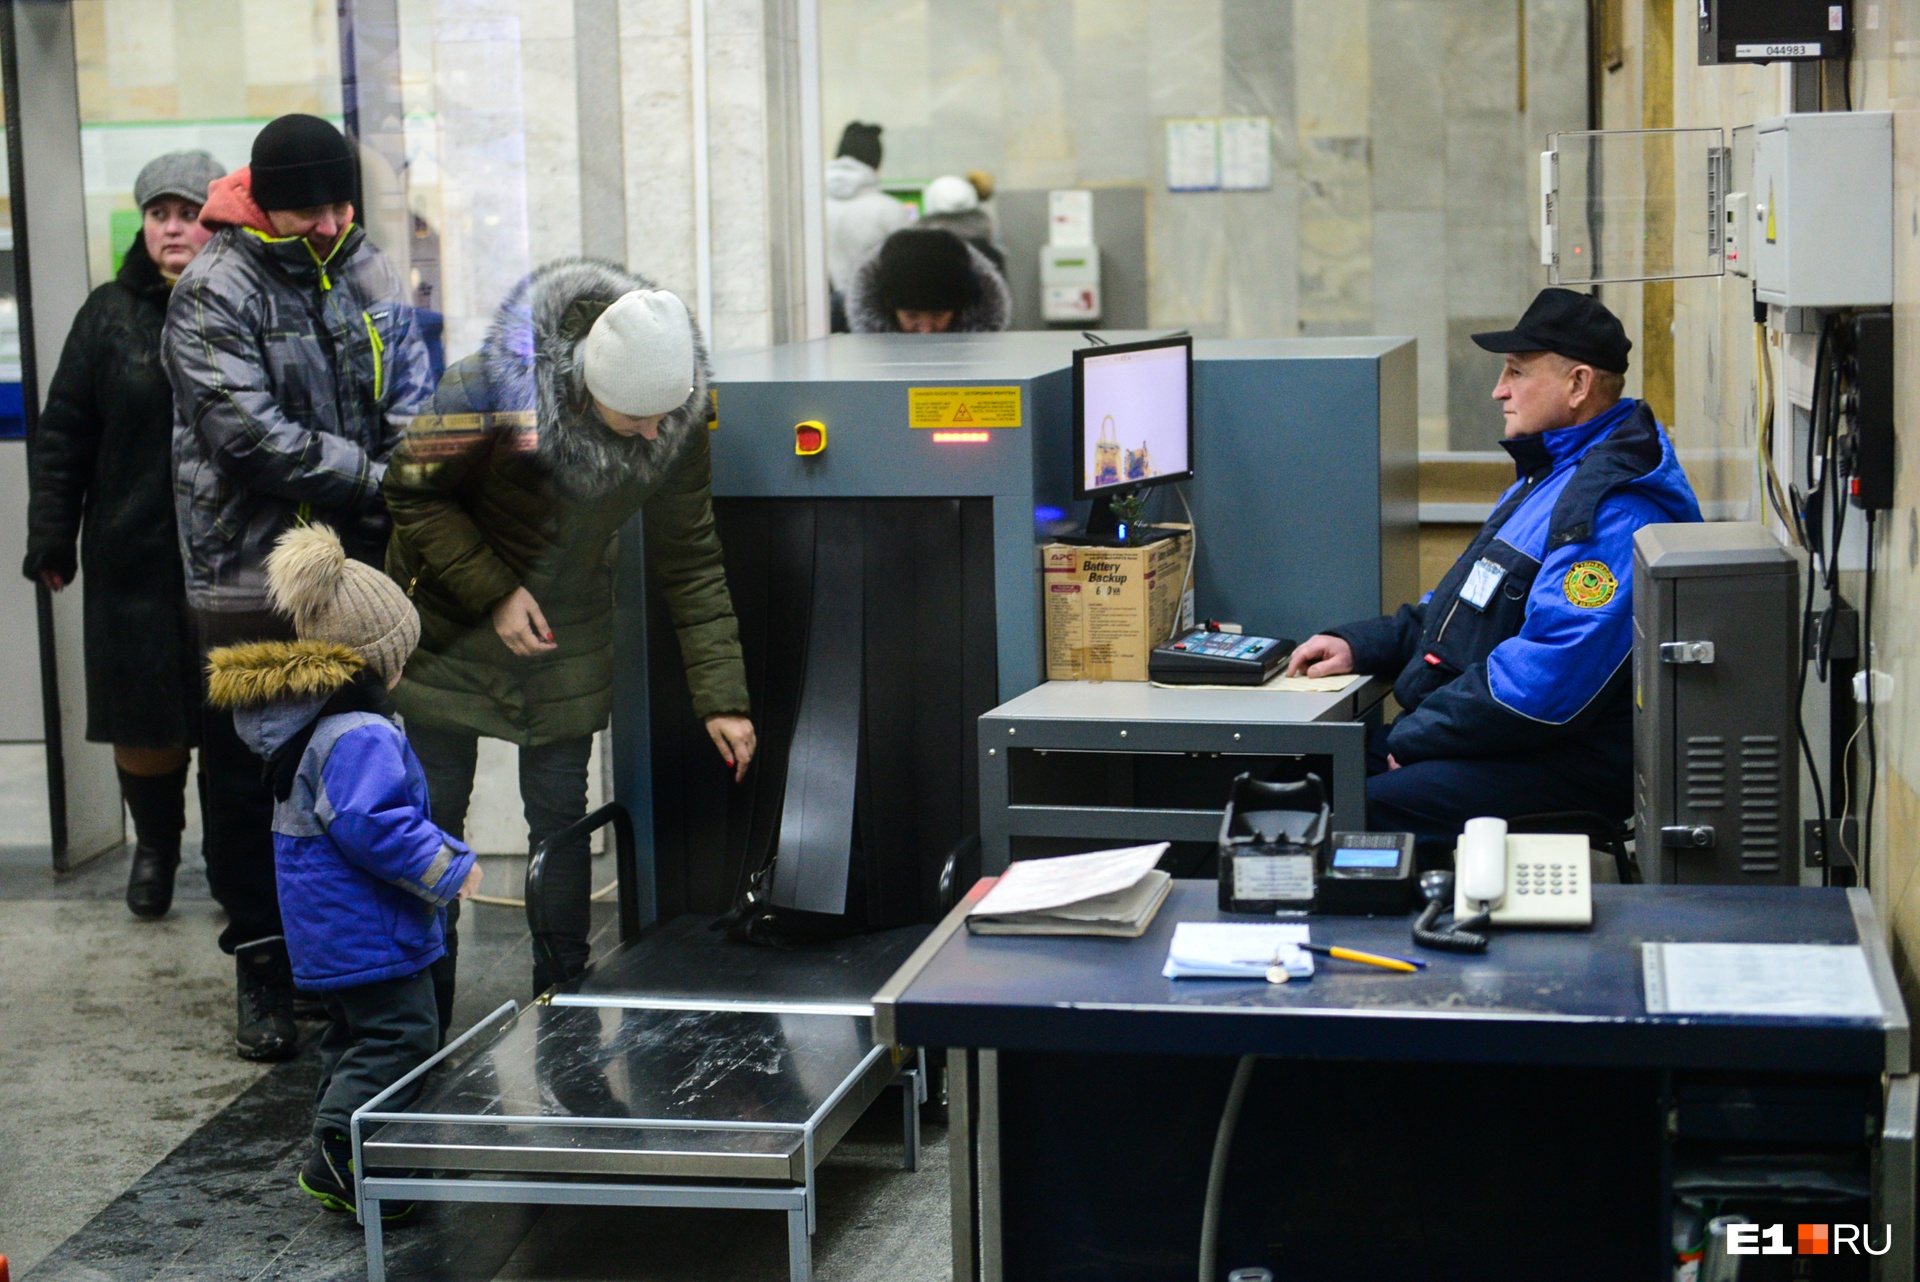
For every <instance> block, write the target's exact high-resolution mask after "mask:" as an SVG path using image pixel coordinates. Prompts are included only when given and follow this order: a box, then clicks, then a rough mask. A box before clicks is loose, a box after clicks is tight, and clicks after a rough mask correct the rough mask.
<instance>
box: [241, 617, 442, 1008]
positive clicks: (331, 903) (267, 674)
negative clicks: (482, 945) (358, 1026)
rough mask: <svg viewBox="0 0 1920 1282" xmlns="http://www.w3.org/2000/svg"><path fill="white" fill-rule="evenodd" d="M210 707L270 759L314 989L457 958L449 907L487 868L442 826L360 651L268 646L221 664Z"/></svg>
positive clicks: (278, 853)
mask: <svg viewBox="0 0 1920 1282" xmlns="http://www.w3.org/2000/svg"><path fill="white" fill-rule="evenodd" d="M208 663H209V669H210V678H209V684H208V692H209V696H210V698H212V700H213V701H214V702H215V703H216V704H217V705H220V706H225V707H231V708H233V709H234V714H233V715H234V728H235V729H236V730H237V731H238V732H239V734H240V738H241V739H242V740H243V741H244V742H245V743H246V744H247V746H248V747H249V748H252V749H253V750H254V751H255V752H257V753H259V754H260V755H261V756H262V757H263V758H265V759H266V762H267V771H268V776H269V778H270V779H272V780H273V784H274V795H275V798H276V801H277V804H276V805H275V807H274V812H273V853H274V871H275V874H276V876H277V878H278V880H279V889H280V916H281V919H282V921H283V922H284V925H285V930H286V935H287V952H288V954H289V956H291V957H292V959H293V977H294V982H295V983H296V984H297V985H298V986H299V987H301V988H304V989H312V990H322V991H324V990H327V989H335V988H352V987H355V986H357V985H361V984H371V983H375V982H377V981H380V980H384V979H397V978H400V977H402V976H406V975H412V974H417V973H418V972H419V971H421V970H424V969H426V968H427V967H428V966H431V965H432V964H433V963H434V962H435V961H437V960H438V959H439V958H440V957H442V956H444V955H445V953H446V951H447V950H446V943H445V919H446V906H447V904H449V903H451V902H452V901H453V898H454V896H455V895H456V894H457V893H458V892H459V890H460V885H461V883H462V882H463V881H465V880H466V877H467V873H468V871H469V870H471V869H472V867H473V862H474V854H473V852H472V851H471V850H469V849H468V848H467V846H466V844H465V843H463V842H462V841H460V840H459V839H458V838H456V837H452V836H449V835H448V834H446V833H444V832H442V831H441V830H440V829H439V828H437V827H435V826H434V823H433V817H432V809H431V806H430V804H429V802H428V799H427V780H426V775H425V773H424V772H423V771H422V770H421V768H420V761H419V759H418V758H417V757H415V756H414V754H413V749H412V748H411V747H410V746H408V744H407V738H406V735H405V734H404V733H403V732H402V730H401V727H400V724H399V722H398V720H397V719H395V718H394V717H393V716H392V715H391V713H390V707H391V705H390V704H388V703H387V701H386V697H385V696H386V690H385V688H384V686H383V685H382V684H381V683H380V682H378V681H377V680H376V679H375V678H374V676H373V674H372V673H371V672H370V671H368V670H366V669H365V668H364V667H363V666H362V664H361V661H360V658H359V656H358V655H356V654H355V653H354V652H353V651H351V650H348V649H345V648H343V647H340V646H336V645H330V644H327V643H324V642H309V641H300V642H277V641H275V642H260V643H256V644H252V645H242V646H233V647H229V648H227V649H224V650H216V651H214V652H213V653H212V654H211V655H209V656H208Z"/></svg>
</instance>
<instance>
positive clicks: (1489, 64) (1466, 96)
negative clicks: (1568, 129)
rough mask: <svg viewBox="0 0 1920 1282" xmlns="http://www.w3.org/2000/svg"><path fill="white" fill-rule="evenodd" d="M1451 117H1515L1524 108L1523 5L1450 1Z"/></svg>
mask: <svg viewBox="0 0 1920 1282" xmlns="http://www.w3.org/2000/svg"><path fill="white" fill-rule="evenodd" d="M1445 9H1446V43H1445V45H1444V46H1441V47H1439V48H1436V49H1435V51H1434V52H1435V54H1436V55H1437V56H1439V57H1440V59H1441V63H1442V66H1443V68H1444V73H1443V74H1444V75H1445V78H1446V88H1447V114H1448V115H1449V116H1452V115H1454V114H1455V113H1460V112H1480V111H1486V112H1493V111H1503V112H1509V113H1510V112H1514V111H1518V110H1519V104H1520V60H1519V57H1520V6H1518V5H1517V4H1515V3H1514V2H1513V0H1446V5H1445Z"/></svg>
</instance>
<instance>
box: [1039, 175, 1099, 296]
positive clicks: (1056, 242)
mask: <svg viewBox="0 0 1920 1282" xmlns="http://www.w3.org/2000/svg"><path fill="white" fill-rule="evenodd" d="M1040 319H1041V320H1043V321H1047V322H1049V323H1055V324H1058V323H1074V324H1081V325H1087V324H1092V323H1094V322H1097V321H1098V320H1099V319H1100V246H1099V245H1098V244H1096V243H1095V242H1094V239H1093V193H1092V192H1090V191H1087V190H1085V189H1084V188H1068V189H1066V190H1064V191H1055V192H1049V193H1048V194H1047V243H1046V244H1044V245H1042V246H1041V247H1040Z"/></svg>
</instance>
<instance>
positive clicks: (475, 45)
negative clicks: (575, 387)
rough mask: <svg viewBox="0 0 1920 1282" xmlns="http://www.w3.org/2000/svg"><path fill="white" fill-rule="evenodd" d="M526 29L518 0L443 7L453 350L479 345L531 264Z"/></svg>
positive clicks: (439, 117)
mask: <svg viewBox="0 0 1920 1282" xmlns="http://www.w3.org/2000/svg"><path fill="white" fill-rule="evenodd" d="M520 35H521V33H520V29H519V20H518V13H517V8H516V6H515V5H514V3H513V0H493V2H492V3H481V2H479V0H441V3H440V4H439V5H437V6H436V9H435V14H434V40H435V46H436V48H435V52H436V57H435V64H434V69H435V77H434V80H435V83H434V95H435V103H436V111H435V127H436V133H437V147H436V150H437V152H438V158H439V174H440V209H441V218H442V220H443V221H442V225H441V229H440V232H441V261H440V270H441V285H442V294H441V302H442V311H443V312H444V313H445V314H446V347H447V357H448V359H449V360H457V359H459V358H460V357H462V356H465V355H466V354H467V353H469V352H472V351H474V350H475V349H476V348H478V346H479V344H480V340H481V338H482V337H483V336H484V335H485V333H486V327H487V324H488V322H489V321H490V320H491V319H492V315H493V309H494V307H495V306H496V305H497V304H498V303H499V302H500V300H501V299H502V298H504V297H505V296H506V294H507V291H508V290H509V289H511V288H512V286H513V284H514V282H516V281H517V280H519V279H520V277H521V276H522V275H524V274H525V273H526V272H527V270H528V268H529V267H530V266H531V262H530V258H529V252H528V249H529V247H528V242H527V197H526V192H527V169H526V149H525V141H524V140H525V130H526V125H525V116H524V113H523V110H522V97H521V75H520V67H521V63H520V45H521V40H520Z"/></svg>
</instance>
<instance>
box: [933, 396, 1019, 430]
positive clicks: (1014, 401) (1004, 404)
mask: <svg viewBox="0 0 1920 1282" xmlns="http://www.w3.org/2000/svg"><path fill="white" fill-rule="evenodd" d="M907 426H909V427H1019V426H1020V389H1019V388H1018V387H909V388H908V389H907Z"/></svg>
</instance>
